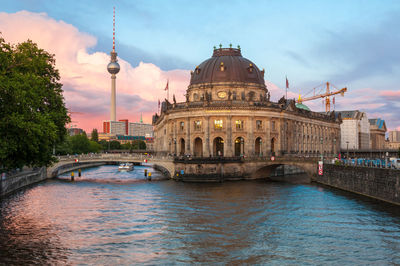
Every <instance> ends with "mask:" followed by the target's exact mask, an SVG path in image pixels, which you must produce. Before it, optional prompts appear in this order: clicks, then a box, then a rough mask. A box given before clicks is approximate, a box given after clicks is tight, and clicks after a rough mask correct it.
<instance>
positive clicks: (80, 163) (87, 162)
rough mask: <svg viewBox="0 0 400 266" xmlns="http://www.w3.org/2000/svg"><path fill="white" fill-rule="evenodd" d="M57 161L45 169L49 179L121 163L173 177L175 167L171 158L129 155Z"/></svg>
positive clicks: (77, 157)
mask: <svg viewBox="0 0 400 266" xmlns="http://www.w3.org/2000/svg"><path fill="white" fill-rule="evenodd" d="M58 159H59V161H58V162H57V163H55V164H53V165H52V166H50V167H48V168H47V176H48V177H49V178H52V177H57V176H58V175H60V174H63V173H66V172H70V171H74V170H78V169H82V168H89V167H95V166H100V165H105V164H114V163H122V162H131V163H144V160H147V164H149V165H152V166H153V167H154V168H155V169H157V170H159V171H161V172H162V173H163V174H164V175H165V176H167V177H173V176H174V173H175V166H174V163H173V159H172V158H168V157H162V158H152V157H148V156H144V155H139V156H138V155H131V154H123V153H120V154H99V155H98V154H95V155H79V156H62V157H58Z"/></svg>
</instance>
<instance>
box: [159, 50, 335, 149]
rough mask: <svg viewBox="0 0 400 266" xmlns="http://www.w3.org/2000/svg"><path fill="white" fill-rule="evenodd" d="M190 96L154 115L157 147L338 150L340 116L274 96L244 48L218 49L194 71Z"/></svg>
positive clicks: (188, 91) (189, 90) (162, 108)
mask: <svg viewBox="0 0 400 266" xmlns="http://www.w3.org/2000/svg"><path fill="white" fill-rule="evenodd" d="M191 75H192V77H191V82H190V84H189V86H188V89H187V95H186V102H182V103H170V102H169V101H167V100H165V101H164V102H163V103H162V106H161V114H160V115H158V114H155V115H154V116H153V124H154V127H155V129H154V133H155V150H156V152H158V153H167V154H176V155H188V154H190V155H192V156H195V157H210V156H223V157H234V156H246V157H251V156H271V155H288V154H293V155H295V154H297V155H312V154H315V155H317V154H320V153H321V152H323V153H324V154H330V155H332V154H336V153H337V152H338V151H339V144H340V143H339V141H340V116H335V113H334V112H331V113H329V114H325V113H316V112H312V111H307V110H304V109H299V108H297V107H296V106H295V102H294V101H293V100H286V99H285V98H283V97H282V98H281V99H280V100H279V102H277V103H275V102H271V101H270V94H269V92H268V89H267V87H266V86H265V82H264V70H262V71H260V70H259V69H258V67H257V66H256V65H255V64H254V63H252V62H251V61H250V60H248V59H246V58H243V57H242V55H241V51H240V49H234V48H220V49H215V50H214V53H213V57H212V58H210V59H208V60H206V61H204V62H203V63H202V64H200V65H199V66H197V67H196V68H195V70H194V71H193V72H192V73H191Z"/></svg>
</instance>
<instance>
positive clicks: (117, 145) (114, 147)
mask: <svg viewBox="0 0 400 266" xmlns="http://www.w3.org/2000/svg"><path fill="white" fill-rule="evenodd" d="M110 149H111V150H119V149H121V143H119V142H118V141H116V140H113V141H110Z"/></svg>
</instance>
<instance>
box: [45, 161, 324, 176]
mask: <svg viewBox="0 0 400 266" xmlns="http://www.w3.org/2000/svg"><path fill="white" fill-rule="evenodd" d="M146 159H147V164H149V165H152V166H153V167H154V168H155V169H157V170H159V171H161V172H162V173H163V174H164V175H165V176H167V177H170V178H173V179H175V180H180V181H188V182H222V181H224V180H241V179H260V178H268V177H269V176H270V174H271V173H272V172H273V171H274V170H275V169H276V168H277V167H279V166H281V165H290V166H295V167H297V168H298V169H301V170H303V171H304V172H305V173H306V174H307V176H308V177H309V178H310V179H311V180H315V178H316V176H317V174H318V159H317V158H316V157H310V158H307V157H292V156H290V157H289V156H282V157H276V158H275V160H273V161H272V160H271V158H266V157H251V158H249V157H247V158H242V157H211V158H208V157H207V158H175V159H173V158H171V157H154V158H153V157H147V156H144V155H140V156H138V155H131V154H100V155H83V156H68V157H67V156H64V157H60V158H59V162H58V163H56V164H54V165H53V166H51V167H49V168H48V169H47V176H48V177H56V176H58V175H60V174H62V173H66V172H70V171H73V170H77V169H79V168H88V167H95V166H99V165H105V164H111V163H120V162H132V163H143V162H144V160H146ZM76 160H77V161H76Z"/></svg>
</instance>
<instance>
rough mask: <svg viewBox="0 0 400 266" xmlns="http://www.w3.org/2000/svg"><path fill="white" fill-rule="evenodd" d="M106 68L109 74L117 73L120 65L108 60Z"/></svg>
mask: <svg viewBox="0 0 400 266" xmlns="http://www.w3.org/2000/svg"><path fill="white" fill-rule="evenodd" d="M107 70H108V72H109V73H110V74H117V73H118V72H119V70H120V66H119V64H118V63H117V62H110V63H109V64H108V65H107Z"/></svg>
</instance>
